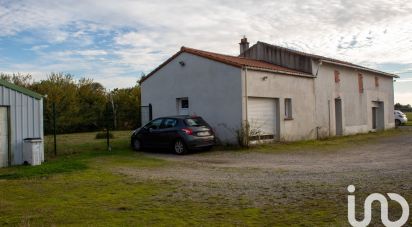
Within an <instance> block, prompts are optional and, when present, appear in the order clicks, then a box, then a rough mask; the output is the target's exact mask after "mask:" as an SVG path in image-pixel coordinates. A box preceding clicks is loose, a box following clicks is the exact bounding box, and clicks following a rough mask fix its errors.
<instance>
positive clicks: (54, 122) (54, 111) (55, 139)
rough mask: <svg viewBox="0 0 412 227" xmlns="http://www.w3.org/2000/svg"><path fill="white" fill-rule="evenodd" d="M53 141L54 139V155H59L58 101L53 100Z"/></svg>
mask: <svg viewBox="0 0 412 227" xmlns="http://www.w3.org/2000/svg"><path fill="white" fill-rule="evenodd" d="M52 107H53V141H54V156H57V138H56V137H57V136H56V134H57V132H56V103H55V102H54V101H53V104H52Z"/></svg>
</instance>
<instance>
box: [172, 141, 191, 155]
mask: <svg viewBox="0 0 412 227" xmlns="http://www.w3.org/2000/svg"><path fill="white" fill-rule="evenodd" d="M173 151H174V152H175V154H177V155H183V154H186V153H187V151H188V150H187V147H186V144H185V143H184V142H183V141H182V140H181V139H178V140H176V141H175V142H174V143H173Z"/></svg>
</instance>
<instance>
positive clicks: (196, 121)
mask: <svg viewBox="0 0 412 227" xmlns="http://www.w3.org/2000/svg"><path fill="white" fill-rule="evenodd" d="M185 123H186V125H187V126H191V127H201V126H207V124H206V122H205V121H204V120H203V119H202V118H200V117H197V118H188V119H186V120H185Z"/></svg>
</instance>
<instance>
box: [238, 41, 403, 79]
mask: <svg viewBox="0 0 412 227" xmlns="http://www.w3.org/2000/svg"><path fill="white" fill-rule="evenodd" d="M258 44H262V45H266V46H269V47H272V48H278V49H281V50H285V51H288V52H291V53H295V54H297V55H301V56H306V57H310V58H313V59H316V60H321V61H324V62H327V63H330V64H334V63H336V64H338V65H343V66H348V67H354V68H358V69H360V70H364V71H370V72H374V73H379V74H382V75H386V76H392V77H398V76H397V75H396V74H392V73H387V72H383V71H380V70H376V69H371V68H368V67H365V66H361V65H356V64H353V63H350V62H347V61H341V60H338V59H334V58H329V57H324V56H321V55H316V54H309V53H305V52H302V51H298V50H293V49H290V48H286V47H281V46H277V45H273V44H268V43H265V42H261V41H258V42H257V43H256V44H255V45H258ZM255 45H253V46H255ZM253 46H252V47H253ZM252 47H251V48H252ZM249 49H250V48H249ZM246 51H247V50H246Z"/></svg>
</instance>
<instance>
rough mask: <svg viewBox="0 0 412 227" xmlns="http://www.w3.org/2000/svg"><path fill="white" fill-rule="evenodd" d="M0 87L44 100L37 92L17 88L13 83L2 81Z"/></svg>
mask: <svg viewBox="0 0 412 227" xmlns="http://www.w3.org/2000/svg"><path fill="white" fill-rule="evenodd" d="M0 86H4V87H7V88H9V89H11V90H15V91H17V92H20V93H22V94H25V95H27V96H30V97H33V98H35V99H42V98H43V96H42V95H41V94H39V93H36V92H34V91H31V90H29V89H27V88H24V87H20V86H17V85H15V84H13V83H10V82H8V81H6V80H2V79H0Z"/></svg>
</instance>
